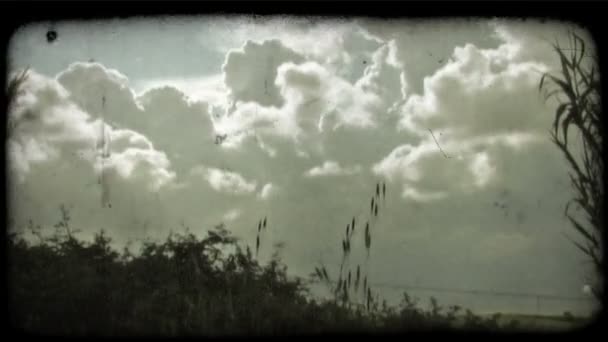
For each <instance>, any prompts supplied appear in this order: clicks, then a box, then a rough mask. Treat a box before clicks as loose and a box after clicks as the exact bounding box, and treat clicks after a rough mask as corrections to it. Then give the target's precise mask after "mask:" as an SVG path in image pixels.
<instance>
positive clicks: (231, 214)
mask: <svg viewBox="0 0 608 342" xmlns="http://www.w3.org/2000/svg"><path fill="white" fill-rule="evenodd" d="M239 216H241V211H240V210H238V209H232V210H230V211H228V212H227V213H226V214H225V215H224V220H226V221H229V222H230V221H234V220H236V219H237V218H238V217H239Z"/></svg>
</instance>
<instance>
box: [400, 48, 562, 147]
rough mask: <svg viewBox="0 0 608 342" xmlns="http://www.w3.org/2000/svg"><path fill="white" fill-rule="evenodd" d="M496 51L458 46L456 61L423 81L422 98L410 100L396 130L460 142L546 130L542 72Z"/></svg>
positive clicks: (412, 97) (547, 113)
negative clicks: (444, 133) (432, 133)
mask: <svg viewBox="0 0 608 342" xmlns="http://www.w3.org/2000/svg"><path fill="white" fill-rule="evenodd" d="M497 51H498V50H481V49H479V48H477V47H475V46H473V45H471V44H468V45H466V46H464V47H457V48H456V49H455V50H454V55H453V58H454V61H453V62H449V63H448V64H446V65H445V66H444V67H443V68H442V69H440V70H438V71H437V72H436V73H435V74H433V75H432V76H430V77H428V78H426V79H425V83H424V94H423V95H413V96H411V97H409V99H408V100H407V102H406V103H405V105H404V106H403V112H402V121H401V125H400V127H401V128H407V129H410V130H415V131H419V132H424V131H426V130H428V129H429V128H430V129H433V130H435V131H447V132H448V133H449V134H450V135H451V136H458V137H466V136H471V135H484V134H499V133H505V132H519V131H532V130H536V131H539V130H545V129H546V127H547V124H548V123H549V122H550V120H551V116H550V114H549V110H550V108H548V107H546V106H545V105H544V104H543V102H542V101H541V96H540V94H539V93H538V83H539V81H540V77H541V73H542V71H544V70H546V68H545V67H544V66H543V65H542V64H540V63H532V62H523V63H519V62H513V61H511V60H509V56H504V55H501V54H499V53H497ZM505 98H510V99H517V101H505V100H504V99H505Z"/></svg>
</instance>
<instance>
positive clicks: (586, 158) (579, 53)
mask: <svg viewBox="0 0 608 342" xmlns="http://www.w3.org/2000/svg"><path fill="white" fill-rule="evenodd" d="M553 47H554V50H555V52H556V54H557V55H558V56H559V59H560V66H561V70H560V73H559V75H553V74H550V73H547V74H544V75H543V76H542V78H541V80H540V84H539V90H544V92H545V99H549V98H555V99H556V100H557V101H558V106H557V108H556V111H555V118H554V121H553V126H552V130H551V131H550V133H551V138H552V140H553V143H554V144H555V145H556V146H557V147H558V149H559V150H560V151H561V152H562V154H563V155H564V157H565V158H566V161H567V162H568V165H569V166H570V169H571V172H570V173H569V175H570V181H571V184H572V186H573V187H574V189H575V191H576V197H575V198H574V199H573V200H572V201H570V202H569V203H568V204H567V205H566V208H565V211H564V213H565V215H566V217H567V218H568V219H569V220H570V222H571V224H572V226H573V228H574V230H575V231H576V232H577V233H578V234H579V237H581V238H582V239H583V241H584V242H583V243H579V242H576V241H574V240H571V241H572V243H573V244H574V245H575V246H576V247H577V248H578V249H580V250H581V251H582V252H583V253H584V254H585V255H586V256H587V257H588V258H589V259H590V261H591V262H592V263H593V265H594V266H595V270H596V272H597V274H598V275H600V276H599V278H602V277H603V275H604V260H603V258H602V250H603V242H602V237H603V235H604V234H603V233H604V223H605V221H604V183H603V175H604V159H603V158H602V156H603V154H602V152H603V150H602V149H603V146H602V143H603V141H602V138H603V136H604V135H605V133H606V131H605V126H604V125H602V122H601V113H602V110H601V84H600V79H599V72H598V70H597V65H598V61H597V55H590V54H589V53H590V51H589V49H588V48H587V46H586V44H585V41H584V40H583V39H582V38H581V37H580V36H579V35H577V34H576V33H575V32H571V33H570V46H569V47H567V48H564V47H561V46H560V45H559V44H557V43H556V44H554V46H553ZM573 132H578V133H580V134H579V138H578V141H576V142H574V143H573V142H572V140H571V134H572V133H573ZM569 137H570V140H569ZM577 143H579V144H578V145H579V146H582V151H581V150H579V146H577ZM572 204H575V205H578V206H579V207H580V208H582V209H583V212H584V215H585V220H584V221H583V220H580V219H578V218H575V217H573V216H572V215H571V213H570V211H569V209H570V206H571V205H572ZM585 221H586V222H585ZM597 282H598V283H597V284H596V286H594V287H593V293H594V294H595V296H596V297H597V298H598V299H600V298H602V293H603V284H601V279H598V280H597Z"/></svg>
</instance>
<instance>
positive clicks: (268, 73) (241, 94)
mask: <svg viewBox="0 0 608 342" xmlns="http://www.w3.org/2000/svg"><path fill="white" fill-rule="evenodd" d="M302 60H303V57H302V56H301V55H299V54H298V53H296V52H295V51H293V50H291V49H289V48H287V47H285V46H284V45H283V44H282V43H281V41H280V40H266V41H263V42H262V43H256V42H253V41H247V42H246V43H245V44H244V45H243V47H242V48H241V49H239V50H232V51H230V52H229V53H228V54H227V56H226V61H225V62H224V65H223V66H222V71H223V73H224V83H225V84H226V86H227V87H228V89H229V90H230V95H231V96H232V98H233V99H234V100H235V101H244V102H247V101H256V102H258V103H259V104H262V105H264V106H276V107H279V106H280V105H281V104H282V102H283V100H282V98H281V97H280V96H279V92H278V89H277V88H276V86H275V85H274V80H275V78H276V75H277V68H278V67H279V66H280V65H281V64H283V63H286V62H290V61H294V62H301V61H302Z"/></svg>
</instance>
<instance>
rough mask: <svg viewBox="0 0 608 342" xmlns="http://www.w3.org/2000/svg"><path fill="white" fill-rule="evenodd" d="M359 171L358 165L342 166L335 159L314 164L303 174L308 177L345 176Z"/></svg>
mask: <svg viewBox="0 0 608 342" xmlns="http://www.w3.org/2000/svg"><path fill="white" fill-rule="evenodd" d="M358 172H361V167H360V166H359V165H357V166H353V167H342V166H340V164H338V163H337V162H335V161H332V160H328V161H326V162H325V163H323V165H320V166H315V167H313V168H312V169H310V170H308V171H306V173H305V175H306V176H308V177H320V176H345V175H346V176H347V175H353V174H356V173H358Z"/></svg>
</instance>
